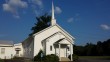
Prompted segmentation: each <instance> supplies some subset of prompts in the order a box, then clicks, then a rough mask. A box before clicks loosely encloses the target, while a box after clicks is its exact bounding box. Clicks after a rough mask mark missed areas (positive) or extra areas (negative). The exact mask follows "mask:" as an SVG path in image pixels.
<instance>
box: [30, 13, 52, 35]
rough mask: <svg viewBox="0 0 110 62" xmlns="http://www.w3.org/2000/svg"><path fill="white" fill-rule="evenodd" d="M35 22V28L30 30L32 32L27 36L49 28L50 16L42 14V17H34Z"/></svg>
mask: <svg viewBox="0 0 110 62" xmlns="http://www.w3.org/2000/svg"><path fill="white" fill-rule="evenodd" d="M36 20H37V22H36V23H35V26H34V27H32V28H31V30H32V31H33V32H32V33H31V34H29V36H31V35H33V34H35V33H37V32H39V31H41V30H43V29H45V28H47V27H49V26H50V21H51V16H50V15H48V14H44V15H42V16H39V17H36Z"/></svg>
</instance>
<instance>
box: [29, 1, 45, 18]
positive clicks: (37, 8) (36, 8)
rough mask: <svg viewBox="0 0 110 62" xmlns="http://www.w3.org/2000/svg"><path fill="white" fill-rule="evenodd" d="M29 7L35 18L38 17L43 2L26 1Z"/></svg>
mask: <svg viewBox="0 0 110 62" xmlns="http://www.w3.org/2000/svg"><path fill="white" fill-rule="evenodd" d="M28 2H29V3H30V6H31V8H32V10H33V12H34V14H35V15H36V16H39V15H40V14H41V13H42V11H43V8H44V7H43V1H42V0H28Z"/></svg>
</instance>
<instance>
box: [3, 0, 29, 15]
mask: <svg viewBox="0 0 110 62" xmlns="http://www.w3.org/2000/svg"><path fill="white" fill-rule="evenodd" d="M2 7H3V10H4V11H6V12H10V13H12V14H13V15H17V16H19V15H18V10H19V9H21V8H22V9H23V8H27V7H28V4H27V2H25V1H21V0H6V3H4V4H3V5H2Z"/></svg>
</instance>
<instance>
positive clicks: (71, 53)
mask: <svg viewBox="0 0 110 62" xmlns="http://www.w3.org/2000/svg"><path fill="white" fill-rule="evenodd" d="M72 48H73V46H72V44H70V55H71V61H73V56H72V54H73V53H72V50H73V49H72Z"/></svg>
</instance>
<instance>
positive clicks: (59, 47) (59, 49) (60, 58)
mask: <svg viewBox="0 0 110 62" xmlns="http://www.w3.org/2000/svg"><path fill="white" fill-rule="evenodd" d="M60 48H61V44H59V59H60V61H61V58H60Z"/></svg>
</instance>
